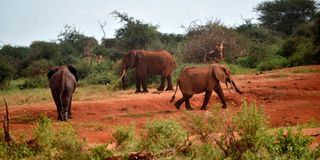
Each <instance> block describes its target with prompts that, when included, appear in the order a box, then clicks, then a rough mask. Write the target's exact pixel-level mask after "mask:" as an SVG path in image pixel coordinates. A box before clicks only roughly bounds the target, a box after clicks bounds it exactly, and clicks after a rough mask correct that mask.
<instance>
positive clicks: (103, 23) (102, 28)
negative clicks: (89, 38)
mask: <svg viewBox="0 0 320 160" xmlns="http://www.w3.org/2000/svg"><path fill="white" fill-rule="evenodd" d="M98 23H99V26H100V28H101V31H102V32H103V37H102V39H105V38H106V32H105V31H104V27H105V26H106V25H107V22H106V21H103V22H101V21H98Z"/></svg>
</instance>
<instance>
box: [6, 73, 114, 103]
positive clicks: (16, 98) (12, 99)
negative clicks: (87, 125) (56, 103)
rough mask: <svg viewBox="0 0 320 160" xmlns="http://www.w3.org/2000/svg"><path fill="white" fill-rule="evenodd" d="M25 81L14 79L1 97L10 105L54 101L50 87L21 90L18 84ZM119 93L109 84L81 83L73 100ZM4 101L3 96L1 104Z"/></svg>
mask: <svg viewBox="0 0 320 160" xmlns="http://www.w3.org/2000/svg"><path fill="white" fill-rule="evenodd" d="M23 82H24V80H23V79H19V80H14V81H12V82H11V84H10V86H9V87H7V88H6V89H4V90H1V91H0V97H6V99H7V102H8V105H9V106H10V105H23V104H33V103H42V102H51V101H53V99H52V95H51V91H50V88H34V89H25V90H20V89H19V87H18V86H19V85H20V84H22V83H23ZM117 95H118V92H117V91H112V90H111V89H110V87H109V86H108V85H85V86H80V85H79V86H78V87H77V88H76V91H75V93H74V95H73V100H77V101H87V100H99V99H106V98H110V97H114V96H117ZM3 103H4V102H3V100H2V98H1V100H0V104H3Z"/></svg>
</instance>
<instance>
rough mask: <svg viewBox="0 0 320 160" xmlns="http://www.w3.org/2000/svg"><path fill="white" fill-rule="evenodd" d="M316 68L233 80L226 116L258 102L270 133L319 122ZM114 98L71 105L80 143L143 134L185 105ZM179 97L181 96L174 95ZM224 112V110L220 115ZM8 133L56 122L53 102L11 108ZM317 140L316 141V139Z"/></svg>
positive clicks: (198, 98) (157, 96)
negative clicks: (41, 120) (124, 128)
mask: <svg viewBox="0 0 320 160" xmlns="http://www.w3.org/2000/svg"><path fill="white" fill-rule="evenodd" d="M319 70H320V66H307V67H299V68H289V69H281V70H276V71H272V72H264V73H260V74H250V75H237V76H234V80H235V82H236V83H237V84H238V87H239V88H240V89H241V90H242V91H243V92H244V94H243V95H239V94H237V93H233V94H231V93H229V92H228V91H227V90H226V88H224V86H223V89H224V93H225V96H226V99H227V103H228V105H229V106H228V109H227V111H230V112H233V111H237V110H239V109H240V106H241V104H242V101H243V100H247V101H249V102H256V103H257V104H259V105H261V106H263V109H264V111H265V113H266V115H267V117H268V119H269V121H270V124H271V125H272V126H274V127H279V126H287V125H296V124H303V123H307V122H309V121H320V103H319V99H320V80H319V79H320V72H319ZM118 92H119V94H118V96H116V97H113V98H109V99H104V100H91V101H74V102H73V104H72V105H73V106H72V112H73V119H72V120H71V121H70V123H71V124H72V125H73V126H74V127H75V128H76V129H77V131H78V133H79V135H80V137H81V138H84V139H86V140H87V141H88V142H89V143H105V142H108V141H110V140H111V139H112V136H111V134H112V131H113V130H114V128H115V126H118V125H130V124H132V123H134V124H135V125H136V127H138V128H141V127H142V126H143V125H144V124H145V123H146V121H147V120H148V119H154V118H157V119H159V118H166V119H167V118H173V119H179V117H181V116H182V115H183V112H182V111H181V110H185V108H184V105H183V106H182V107H181V110H180V111H177V110H176V109H175V107H174V106H173V104H171V103H170V102H169V100H170V98H171V96H172V95H173V92H172V91H165V92H157V91H155V89H150V92H149V93H147V94H133V92H134V91H133V90H129V91H118ZM179 97H181V94H180V92H179V91H178V94H177V95H176V100H177V98H179ZM203 98H204V94H199V95H195V96H194V97H193V98H192V99H191V105H192V106H193V108H194V109H195V111H194V112H200V113H205V112H204V111H200V110H199V109H200V106H201V104H202V101H203ZM217 103H220V100H219V99H218V97H217V95H216V94H215V93H213V94H212V97H211V99H210V102H209V106H208V107H217V105H216V104H217ZM221 110H223V109H221ZM10 113H11V122H12V125H11V127H12V129H11V130H12V132H15V133H18V132H20V133H21V132H27V131H28V130H30V129H32V127H33V125H34V120H35V117H37V116H39V115H40V114H41V113H44V114H46V115H47V116H49V117H50V118H52V119H54V120H55V119H56V109H55V106H54V103H53V102H50V103H43V104H31V105H17V106H10ZM318 139H319V138H318Z"/></svg>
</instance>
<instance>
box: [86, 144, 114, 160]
mask: <svg viewBox="0 0 320 160" xmlns="http://www.w3.org/2000/svg"><path fill="white" fill-rule="evenodd" d="M112 156H113V153H112V152H111V151H109V150H108V149H107V145H106V144H102V145H98V146H95V147H93V148H90V154H89V158H88V159H90V160H104V159H107V158H109V157H112Z"/></svg>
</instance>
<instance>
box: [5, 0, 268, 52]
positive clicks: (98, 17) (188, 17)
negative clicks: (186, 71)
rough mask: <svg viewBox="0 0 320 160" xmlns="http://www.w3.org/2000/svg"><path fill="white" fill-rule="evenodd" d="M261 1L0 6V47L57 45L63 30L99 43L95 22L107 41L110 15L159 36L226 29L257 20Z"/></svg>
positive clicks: (34, 0)
mask: <svg viewBox="0 0 320 160" xmlns="http://www.w3.org/2000/svg"><path fill="white" fill-rule="evenodd" d="M263 1H266V0H158V1H156V0H0V46H2V45H3V44H11V45H18V46H29V45H30V43H31V42H32V41H40V40H41V41H52V40H56V39H57V36H58V34H59V32H60V31H61V30H62V29H63V26H64V25H66V24H68V25H74V26H76V27H77V28H78V29H80V31H81V32H82V33H84V34H85V35H86V36H93V37H95V38H96V39H97V40H99V41H100V39H101V38H102V37H103V33H102V31H101V30H100V27H99V24H98V21H105V22H107V24H106V26H105V31H106V32H107V36H106V37H107V38H111V37H114V34H115V30H116V29H117V28H119V27H121V26H122V24H121V23H119V19H116V18H115V17H113V16H112V15H110V13H111V12H112V11H114V10H117V11H119V12H121V13H128V15H129V16H131V17H134V18H135V19H139V20H142V21H143V22H145V23H151V24H153V25H158V26H159V28H158V30H159V31H160V32H162V33H182V34H183V33H185V29H184V28H182V27H181V26H182V25H184V26H188V25H189V24H190V23H191V22H192V21H194V20H198V22H199V23H200V24H201V23H202V24H204V23H205V22H206V20H207V19H219V20H220V21H221V22H222V23H223V24H225V25H227V26H237V25H239V24H242V23H243V18H257V13H256V12H254V11H253V9H254V8H255V7H256V6H257V4H258V3H261V2H263Z"/></svg>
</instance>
